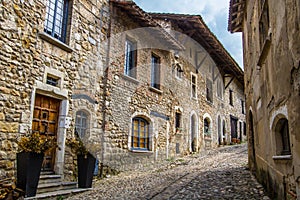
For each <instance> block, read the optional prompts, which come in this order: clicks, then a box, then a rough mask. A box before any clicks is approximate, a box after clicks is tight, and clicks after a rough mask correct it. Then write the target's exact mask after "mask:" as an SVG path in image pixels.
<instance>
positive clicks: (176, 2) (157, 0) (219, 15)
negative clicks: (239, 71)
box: [134, 0, 243, 68]
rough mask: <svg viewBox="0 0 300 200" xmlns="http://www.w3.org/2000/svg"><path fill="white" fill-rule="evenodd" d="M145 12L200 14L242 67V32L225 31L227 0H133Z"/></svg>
mask: <svg viewBox="0 0 300 200" xmlns="http://www.w3.org/2000/svg"><path fill="white" fill-rule="evenodd" d="M134 2H135V3H136V4H137V5H138V6H139V7H141V8H142V9H143V10H144V11H146V12H160V13H179V14H194V15H201V17H202V18H203V20H204V22H205V23H206V25H207V26H208V27H209V29H210V30H211V31H212V32H213V33H214V34H215V35H216V37H217V38H218V40H219V41H220V42H221V43H222V44H223V46H224V47H225V48H226V50H227V51H228V52H229V53H230V55H231V56H232V57H233V58H234V59H235V61H236V62H237V63H238V64H239V66H240V67H241V68H243V51H242V34H241V33H234V34H231V33H230V32H228V31H227V25H228V12H229V0H134Z"/></svg>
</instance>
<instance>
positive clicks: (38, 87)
mask: <svg viewBox="0 0 300 200" xmlns="http://www.w3.org/2000/svg"><path fill="white" fill-rule="evenodd" d="M0 6H1V10H0V11H1V12H0V34H1V40H0V44H1V51H0V63H1V65H0V69H1V70H0V144H1V145H0V179H2V178H7V177H13V176H15V175H16V174H15V172H16V152H17V140H18V138H19V137H20V136H22V135H23V134H26V133H31V132H33V131H35V132H40V133H41V134H45V132H47V134H50V135H53V136H55V137H56V138H57V142H58V146H59V148H57V149H56V150H55V151H53V152H51V153H49V154H48V155H47V156H46V157H47V159H46V160H45V165H44V167H43V170H46V171H53V172H54V173H55V174H58V175H61V178H62V179H64V180H72V179H73V180H74V178H75V177H76V162H75V161H76V156H74V155H73V154H72V153H71V151H70V149H69V148H68V147H66V145H65V140H66V138H67V137H74V134H75V129H76V132H77V134H78V135H79V136H80V137H82V139H83V141H84V142H85V144H86V146H87V147H88V148H89V150H90V151H91V152H92V153H93V154H94V155H95V156H96V157H97V159H98V160H99V162H100V165H101V166H102V169H103V166H108V167H110V168H113V169H116V170H128V169H131V168H136V167H141V166H143V165H149V164H153V163H156V162H157V161H159V160H164V159H167V158H172V157H176V156H180V155H184V154H188V153H191V152H199V151H203V150H205V149H207V148H215V147H217V146H218V145H222V144H225V143H230V142H238V140H245V139H246V137H245V134H244V133H245V125H244V124H245V116H244V113H243V109H244V95H243V90H244V89H243V84H242V83H243V71H242V70H241V69H240V68H239V66H238V65H237V63H236V62H235V61H234V60H233V59H232V58H231V56H230V55H229V54H228V52H227V51H226V50H225V49H224V47H223V46H222V44H221V43H220V42H219V41H218V40H217V38H216V37H215V36H214V35H213V33H211V32H210V30H209V29H208V27H207V26H206V25H205V23H204V22H203V20H202V19H201V17H200V16H189V15H174V14H152V13H146V12H144V11H143V10H142V9H141V8H139V7H138V6H137V5H136V4H135V3H134V2H132V1H117V0H111V1H108V0H84V1H83V0H80V1H79V0H65V1H61V0H31V1H17V0H14V1H9V0H3V1H1V4H0Z"/></svg>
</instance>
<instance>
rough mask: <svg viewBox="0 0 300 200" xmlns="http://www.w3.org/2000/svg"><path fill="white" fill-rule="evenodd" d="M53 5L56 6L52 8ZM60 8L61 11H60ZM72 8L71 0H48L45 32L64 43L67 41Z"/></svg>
mask: <svg viewBox="0 0 300 200" xmlns="http://www.w3.org/2000/svg"><path fill="white" fill-rule="evenodd" d="M52 5H53V6H54V7H53V9H51V8H50V7H51V6H52ZM58 10H59V11H60V12H61V13H58ZM70 10H71V1H70V0H48V2H47V5H46V17H45V21H44V32H45V33H46V34H47V35H50V36H51V37H53V38H55V39H57V40H59V41H60V42H62V43H67V33H68V31H69V30H68V29H69V24H68V23H69V20H70V15H71V13H70ZM51 11H52V13H51ZM57 29H58V31H57Z"/></svg>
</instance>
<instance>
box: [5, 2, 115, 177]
mask: <svg viewBox="0 0 300 200" xmlns="http://www.w3.org/2000/svg"><path fill="white" fill-rule="evenodd" d="M47 2H48V1H39V0H34V1H1V5H0V6H1V15H0V23H1V30H0V33H1V41H0V43H1V58H0V62H1V75H0V76H1V77H0V85H1V89H0V90H1V93H0V105H1V106H0V113H1V114H0V116H1V119H0V134H1V137H0V142H1V149H0V150H1V151H0V152H1V158H0V162H1V167H0V177H1V178H3V177H12V176H14V169H15V167H16V165H15V159H16V151H17V144H16V142H17V139H18V138H19V137H20V135H21V134H24V133H27V132H28V130H30V129H31V126H32V120H33V118H34V116H33V110H34V104H35V97H36V95H37V94H39V95H42V96H45V97H51V98H55V99H58V100H59V101H60V109H59V114H58V116H59V117H58V121H56V123H57V124H59V125H58V127H57V141H58V145H59V149H58V150H57V152H56V157H55V166H54V171H55V172H56V173H58V174H63V172H64V171H74V164H73V159H72V158H68V156H66V157H65V139H66V136H67V135H73V134H74V128H72V127H74V123H75V122H74V118H73V117H74V116H75V113H76V111H77V110H79V109H85V110H87V111H89V112H90V113H91V119H92V120H91V121H93V122H94V123H91V124H90V133H91V134H99V129H101V120H98V119H99V118H100V119H101V114H98V113H99V110H101V106H99V105H98V104H95V102H101V98H102V88H101V81H102V80H101V79H99V77H101V72H102V71H101V69H103V68H104V67H103V64H102V63H103V62H101V61H102V59H104V58H103V57H104V55H105V50H106V47H105V46H104V45H105V43H102V41H105V40H106V38H107V36H106V34H107V29H108V28H107V26H108V23H107V21H108V17H109V8H108V2H107V1H98V0H97V1H96V0H95V1H77V0H74V1H71V2H70V4H71V5H69V8H71V9H69V13H68V16H69V20H68V26H67V27H68V31H67V33H66V34H67V36H66V38H67V40H66V42H65V43H63V42H61V41H59V40H58V39H56V38H54V37H51V36H50V35H48V34H47V33H45V32H44V22H45V18H46V15H45V14H46V6H47ZM100 22H101V23H100ZM100 45H102V46H100ZM100 55H102V56H100ZM48 77H52V78H54V79H56V81H57V85H56V86H53V85H49V84H47V79H48ZM80 94H81V96H79V95H80ZM76 97H78V98H76ZM79 97H80V98H79ZM87 97H89V98H87ZM89 99H92V100H90V101H88V100H89ZM68 119H71V120H72V121H71V124H70V125H69V124H68ZM68 127H70V128H68ZM65 160H66V162H65V163H64V161H65Z"/></svg>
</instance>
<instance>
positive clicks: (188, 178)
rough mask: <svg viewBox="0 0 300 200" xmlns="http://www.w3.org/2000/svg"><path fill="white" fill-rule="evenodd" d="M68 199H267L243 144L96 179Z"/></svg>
mask: <svg viewBox="0 0 300 200" xmlns="http://www.w3.org/2000/svg"><path fill="white" fill-rule="evenodd" d="M93 187H94V189H93V190H92V191H89V192H85V193H82V194H79V195H76V196H71V197H69V199H75V200H76V199H78V200H79V199H157V200H161V199H264V200H267V199H269V198H268V197H267V196H266V194H265V193H264V190H263V188H262V186H261V185H260V184H258V183H257V182H256V180H255V179H254V177H253V176H252V175H250V172H249V170H247V147H246V144H242V145H235V146H226V147H221V148H218V149H215V150H210V151H208V152H205V153H202V154H193V155H191V156H186V157H184V158H180V159H177V160H173V161H172V160H169V161H166V163H164V164H163V165H161V167H159V168H144V169H142V170H139V171H134V172H124V173H120V174H119V175H117V176H112V177H110V178H105V179H102V180H97V181H95V182H94V185H93Z"/></svg>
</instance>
